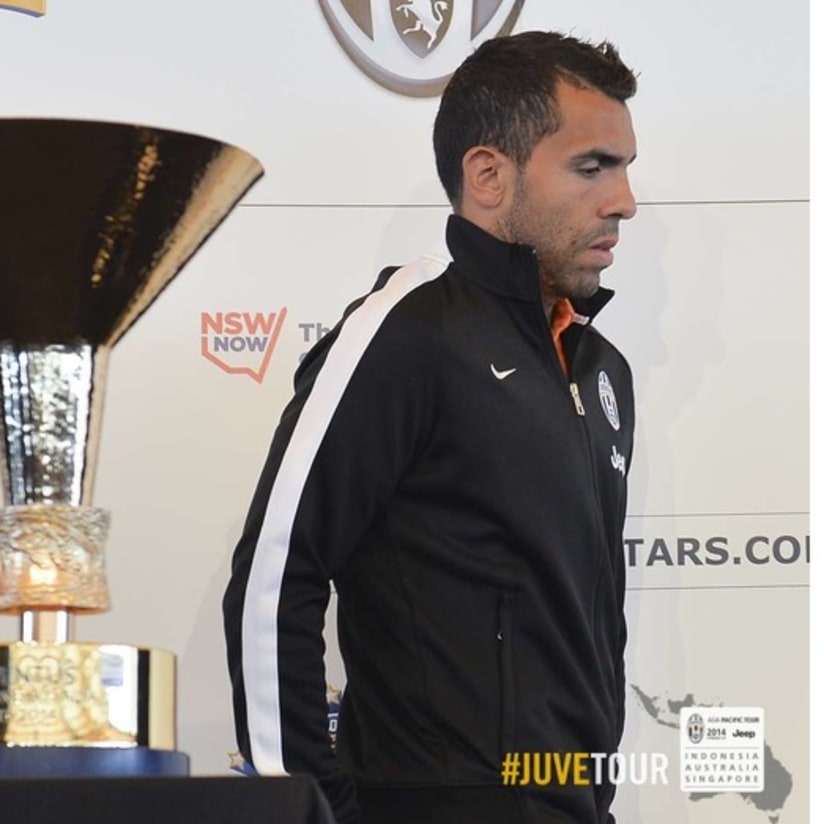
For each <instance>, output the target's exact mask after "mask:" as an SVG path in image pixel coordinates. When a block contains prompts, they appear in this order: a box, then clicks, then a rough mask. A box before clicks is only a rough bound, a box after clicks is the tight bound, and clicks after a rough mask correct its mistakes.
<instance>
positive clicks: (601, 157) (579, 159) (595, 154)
mask: <svg viewBox="0 0 824 824" xmlns="http://www.w3.org/2000/svg"><path fill="white" fill-rule="evenodd" d="M636 157H637V155H633V156H632V157H630V158H629V159H627V158H624V156H623V155H617V154H613V153H612V152H608V151H606V150H605V149H590V150H589V151H588V152H583V153H582V154H579V155H575V157H573V158H572V162H573V163H586V162H587V161H590V160H595V161H597V162H598V164H599V165H600V166H605V167H607V168H609V167H612V166H622V165H627V166H629V164H630V163H632V162H633V160H635V158H636Z"/></svg>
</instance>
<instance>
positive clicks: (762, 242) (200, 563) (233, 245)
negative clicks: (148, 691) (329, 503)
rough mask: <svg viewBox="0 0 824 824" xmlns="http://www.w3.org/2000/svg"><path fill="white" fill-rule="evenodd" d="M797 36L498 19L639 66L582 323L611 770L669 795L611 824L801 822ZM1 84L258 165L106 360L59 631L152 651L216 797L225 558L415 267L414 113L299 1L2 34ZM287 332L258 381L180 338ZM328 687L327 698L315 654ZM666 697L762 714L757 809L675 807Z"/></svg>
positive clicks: (804, 514) (622, 7) (764, 14)
mask: <svg viewBox="0 0 824 824" xmlns="http://www.w3.org/2000/svg"><path fill="white" fill-rule="evenodd" d="M373 2H374V3H377V0H373ZM460 2H465V0H460ZM361 5H363V4H361ZM806 15H807V8H806V5H805V4H804V3H803V2H801V0H790V2H786V3H782V4H765V3H752V2H748V0H723V2H717V0H691V2H689V3H681V4H671V3H661V2H658V1H657V0H626V2H623V3H620V4H615V3H611V2H607V0H576V2H574V3H573V2H566V3H548V2H544V0H525V2H524V7H523V10H522V12H521V14H520V17H519V18H518V20H517V23H516V25H515V30H516V31H520V30H525V29H531V28H543V29H546V28H556V29H562V30H567V31H568V30H572V31H574V33H576V34H578V35H580V36H585V37H592V38H594V39H602V38H604V37H608V38H610V39H612V40H613V41H614V42H616V43H617V44H618V45H619V47H620V49H621V52H622V55H623V56H624V57H625V59H626V60H627V62H628V63H629V64H630V65H631V66H633V68H635V69H636V70H637V71H639V72H640V78H639V93H638V95H637V97H636V98H635V100H634V101H633V102H632V104H631V109H632V111H633V115H634V120H635V127H636V132H637V136H638V143H639V159H638V161H637V163H636V164H635V165H634V166H633V171H632V174H633V183H634V188H635V192H636V195H637V198H638V200H639V213H638V216H637V217H636V219H635V220H633V221H632V222H631V223H629V224H627V226H626V228H625V231H624V239H623V240H622V243H621V245H620V246H619V248H618V253H617V256H616V257H617V260H616V264H615V265H614V266H613V267H612V269H610V270H609V273H608V277H607V279H606V280H607V285H610V286H612V287H614V288H616V290H617V291H618V296H617V298H616V300H614V301H613V302H612V303H611V304H610V306H609V308H608V310H606V311H605V312H604V313H603V315H602V316H601V318H599V328H600V329H601V330H602V331H604V332H606V333H607V334H608V335H609V336H610V337H611V338H612V339H613V340H614V341H615V342H616V343H617V344H618V345H619V346H620V347H621V348H622V349H623V350H624V352H625V353H626V354H627V356H628V358H629V360H630V362H631V364H632V365H633V369H634V373H635V378H636V390H637V396H638V405H639V409H638V433H637V439H638V440H637V447H636V455H635V462H634V466H633V470H632V473H631V476H630V480H631V500H630V516H629V519H628V523H627V530H626V535H627V539H628V544H627V560H628V563H629V579H628V580H629V593H628V618H629V624H630V626H629V631H630V641H629V648H628V656H627V668H628V680H629V685H630V686H629V689H628V719H627V731H626V734H625V738H624V742H623V746H622V749H624V750H625V751H626V752H643V751H662V752H665V753H667V754H668V755H669V758H670V770H669V778H670V783H669V785H668V786H643V787H629V786H625V787H623V788H622V789H621V790H620V792H619V795H618V801H617V804H616V812H617V813H618V815H619V820H621V821H622V822H658V821H661V820H664V817H666V819H665V820H667V822H668V823H669V824H695V823H697V822H701V824H715V822H718V823H719V824H721V822H724V824H728V823H729V822H732V823H733V824H748V823H749V822H753V824H755V823H756V822H764V823H765V824H766V822H779V821H780V822H781V824H804V823H805V822H806V821H807V820H808V801H807V796H808V792H809V769H808V744H809V733H808V706H809V690H808V686H807V685H808V593H809V590H808V581H809V577H808V571H809V567H808V563H809V543H808V538H807V535H808V511H809V492H808V482H807V478H808V411H807V410H808V397H807V382H808V366H809V364H808V354H807V349H808V344H807V341H808V324H807V318H808V295H807V289H808V276H807V273H808V260H807V251H808V223H807V220H808V191H807V175H808V172H807V152H808V146H807V128H808V124H807V102H808V88H807V57H808V55H807V17H806ZM0 77H2V78H3V81H2V91H1V92H0V117H18V116H37V117H43V116H59V117H70V118H84V119H106V120H119V121H126V122H142V123H147V124H151V125H156V126H161V127H165V128H177V129H181V130H185V131H191V132H198V133H202V134H206V135H208V136H211V137H215V138H219V139H222V140H225V141H227V142H231V143H235V144H237V145H239V146H241V147H242V148H244V149H246V150H248V151H250V152H252V153H253V154H255V155H256V156H257V157H258V158H259V159H260V160H261V162H262V163H263V165H264V167H265V169H266V176H265V178H264V179H263V180H262V181H261V182H260V183H258V184H257V185H256V186H255V187H254V188H253V189H252V190H251V192H250V193H249V195H248V196H247V198H246V199H245V201H244V202H243V203H242V204H241V206H240V207H239V208H238V209H237V210H236V211H235V212H234V213H233V214H232V215H231V216H230V217H229V218H228V220H227V221H226V222H225V223H224V224H223V226H221V228H220V229H219V230H218V231H217V233H216V234H215V235H214V237H213V238H212V239H211V240H210V241H209V242H208V243H207V244H206V245H205V246H204V247H203V248H202V250H201V251H200V252H199V253H198V255H197V256H196V257H195V258H194V259H193V261H192V262H191V263H190V264H189V265H188V266H187V267H186V269H185V270H184V271H183V273H182V274H181V275H180V277H179V278H178V280H177V281H176V282H175V283H173V284H172V285H171V286H170V287H169V289H168V290H167V291H166V292H164V294H163V295H162V296H161V298H160V299H159V300H158V302H157V304H156V305H155V306H154V307H153V308H152V310H151V311H150V312H149V313H148V314H147V315H146V316H145V317H144V318H143V319H141V321H140V322H139V323H138V324H137V326H136V327H135V328H134V329H133V330H132V331H131V332H130V333H129V334H128V335H127V336H126V338H125V339H124V340H123V342H122V343H121V344H120V345H119V346H118V347H117V348H116V349H115V351H114V354H113V357H112V362H111V370H110V378H109V384H108V394H107V400H106V411H105V416H104V421H105V423H104V428H103V442H102V446H101V452H100V459H99V464H98V479H97V484H96V490H95V503H96V504H97V505H98V506H103V507H106V508H108V509H111V511H112V513H113V526H112V532H111V536H110V540H109V544H108V557H109V576H110V583H111V589H112V595H113V602H114V607H113V609H112V611H111V612H110V613H107V614H106V615H103V616H99V617H95V618H86V619H82V620H80V621H79V622H78V636H79V638H80V639H83V640H101V641H118V642H123V643H134V644H141V645H147V646H155V647H161V648H166V649H170V650H172V651H174V652H175V653H177V655H178V656H179V700H180V707H179V715H178V718H179V736H180V748H181V749H183V750H184V751H186V752H188V753H189V754H190V755H191V756H192V764H193V771H194V772H195V773H196V774H227V771H228V766H229V759H228V757H227V753H229V752H230V751H232V750H233V749H234V741H233V731H232V721H231V705H230V698H229V685H228V679H227V675H226V669H225V664H224V647H223V636H222V626H221V617H220V599H221V596H222V592H223V588H224V586H225V583H226V580H227V576H228V569H229V558H230V554H231V551H232V548H233V546H234V543H235V541H236V540H237V537H238V535H239V531H240V527H241V523H242V520H243V517H244V516H245V512H246V507H247V505H248V501H249V499H250V497H251V493H252V490H253V486H254V484H255V482H256V479H257V475H258V472H259V470H260V468H261V465H262V462H263V459H264V456H265V453H266V450H267V448H268V443H269V439H270V437H271V432H272V429H273V427H274V425H275V423H276V421H277V419H278V417H279V414H280V411H281V409H282V407H283V405H284V404H285V402H286V400H287V399H288V396H289V392H290V387H291V377H292V372H293V371H294V368H295V366H296V365H297V362H298V360H299V358H300V355H301V354H302V353H303V352H304V351H306V349H307V348H308V347H309V345H310V344H311V342H312V341H313V340H314V339H316V337H317V335H318V334H319V333H321V331H322V329H323V327H326V326H331V325H332V324H333V323H334V322H335V321H336V319H337V317H338V315H339V313H340V311H341V309H342V308H343V306H344V305H345V304H346V303H348V301H349V300H350V299H351V298H352V297H354V296H355V295H357V294H359V293H361V292H362V291H364V290H366V289H367V288H368V287H369V286H370V285H371V283H372V282H373V280H374V276H375V274H376V272H377V271H378V269H379V268H381V267H382V266H384V265H387V264H390V263H402V262H404V261H405V260H407V259H409V258H412V257H417V256H418V255H419V254H420V253H421V252H422V251H428V250H437V249H440V248H441V247H442V238H441V230H442V224H443V221H444V218H445V216H446V214H447V213H448V209H447V207H446V203H445V199H444V197H443V195H442V193H441V191H440V189H439V186H438V183H437V179H436V176H435V172H434V162H433V159H432V155H431V148H430V132H431V123H432V119H433V117H434V113H435V110H436V106H437V101H436V100H435V99H434V98H411V97H406V96H403V95H401V94H397V93H395V92H391V91H388V90H386V89H385V88H383V87H381V86H380V85H378V84H377V83H375V82H374V81H372V80H370V79H369V78H367V77H366V76H365V75H364V74H363V73H362V72H361V71H360V70H359V69H358V68H357V67H356V66H355V65H354V64H353V63H352V61H350V59H349V58H348V57H347V55H346V54H345V53H344V51H343V49H342V48H341V46H340V45H339V43H338V42H337V41H336V39H335V37H334V36H333V34H332V33H331V31H330V29H329V27H328V25H327V23H326V21H325V19H324V16H323V14H322V13H321V9H320V5H319V3H318V2H316V0H279V2H277V3H272V2H267V1H266V0H246V2H245V3H242V4H234V3H233V4H230V3H225V2H220V1H219V0H174V2H171V1H170V0H165V1H164V0H141V2H136V0H118V2H116V3H114V2H111V0H49V4H48V12H47V14H46V15H45V16H43V17H40V18H33V17H29V16H25V15H21V14H18V13H14V12H10V11H2V10H0ZM10 206H13V204H12V205H10ZM3 208H6V207H5V206H4V207H3ZM0 299H2V296H0ZM284 311H285V317H284V321H283V327H282V330H281V333H280V336H279V338H278V340H277V342H276V345H275V347H274V350H273V354H272V357H271V361H270V363H269V366H268V369H267V370H266V372H265V375H263V376H262V380H261V381H260V382H258V381H256V380H254V379H252V378H251V377H250V376H249V375H248V374H244V373H242V372H232V371H227V370H226V369H222V368H219V367H218V365H216V364H215V363H214V362H213V361H210V360H209V359H207V358H205V357H203V355H202V354H201V345H202V342H201V337H202V335H201V330H202V321H203V316H204V315H208V316H209V318H210V319H211V320H212V322H213V324H214V322H216V320H217V319H218V317H219V313H224V314H225V313H229V312H240V313H244V312H245V313H251V314H252V315H254V314H255V313H262V315H263V317H264V318H268V317H269V316H270V315H274V314H280V313H283V312H284ZM249 334H250V330H244V331H243V332H242V334H241V335H240V337H239V338H238V339H237V340H238V346H240V345H241V344H242V339H243V338H244V336H246V335H249ZM256 334H257V337H265V335H264V334H263V333H262V332H261V330H260V329H258V332H257V333H256ZM227 336H228V337H235V335H234V333H233V332H231V330H230V329H229V328H228V327H227ZM228 342H230V341H228ZM206 343H207V347H208V346H213V344H214V342H213V339H212V338H207V342H206ZM223 359H224V361H225V365H226V366H227V367H228V368H229V369H230V370H231V367H235V368H241V367H246V368H248V369H251V370H254V369H257V368H259V366H260V355H259V353H258V354H250V353H249V352H246V351H241V352H228V353H225V354H224V355H223ZM16 632H17V626H16V621H15V620H13V619H11V618H2V619H0V637H3V638H5V639H8V640H12V639H14V638H15V637H16ZM333 634H334V626H333V622H332V625H331V626H330V641H331V639H332V637H333ZM329 670H330V680H331V681H332V682H333V683H334V684H335V685H336V686H341V685H342V683H343V677H344V676H343V673H342V670H341V667H340V663H339V661H338V660H337V657H336V655H335V654H334V651H333V652H332V653H331V655H330V661H329ZM691 702H692V703H696V704H726V705H732V706H736V705H737V706H762V707H764V708H765V717H766V736H767V745H768V747H769V751H770V754H771V758H768V770H767V777H766V780H767V786H766V789H765V792H764V793H763V794H762V795H761V796H755V797H752V798H750V799H747V798H745V797H743V796H741V795H738V794H735V793H731V794H725V795H723V796H717V797H713V798H705V799H691V798H689V797H688V796H687V795H686V794H684V793H682V792H681V791H680V789H679V786H678V771H677V766H678V750H677V747H678V734H677V730H676V729H673V728H672V727H671V726H669V724H670V723H672V721H673V718H676V721H677V707H678V706H680V705H681V704H689V703H691ZM771 759H772V760H771Z"/></svg>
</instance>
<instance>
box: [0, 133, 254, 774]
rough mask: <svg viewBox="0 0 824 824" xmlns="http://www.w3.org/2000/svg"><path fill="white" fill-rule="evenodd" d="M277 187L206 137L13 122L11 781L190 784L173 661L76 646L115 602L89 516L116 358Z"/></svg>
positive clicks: (8, 227) (161, 655)
mask: <svg viewBox="0 0 824 824" xmlns="http://www.w3.org/2000/svg"><path fill="white" fill-rule="evenodd" d="M262 174H263V170H262V168H261V166H260V164H259V163H258V162H257V160H256V159H255V158H253V157H252V156H250V155H249V154H247V153H246V152H244V151H242V150H240V149H238V148H236V147H234V146H229V145H227V144H224V143H221V142H219V141H216V140H211V139H208V138H205V137H201V136H198V135H191V134H184V133H180V132H174V131H169V130H164V129H157V128H152V127H145V126H133V125H128V124H120V123H100V122H93V121H67V120H49V119H41V120H36V119H14V120H9V119H0V180H2V185H0V444H1V447H0V455H2V461H0V476H1V478H2V495H3V500H4V502H5V504H6V508H5V509H2V510H0V612H2V613H6V614H13V615H18V616H19V617H20V639H19V640H18V641H16V642H13V643H4V644H0V774H2V775H3V776H9V775H37V774H39V773H43V774H49V775H55V774H64V773H65V774H78V773H79V774H83V773H92V774H98V773H106V774H185V773H187V772H188V758H187V757H186V756H185V755H183V754H182V753H177V752H176V750H175V747H176V740H175V728H176V723H175V658H174V656H173V655H172V654H171V653H169V652H166V651H163V650H157V649H148V648H139V647H133V646H129V645H123V644H100V643H82V642H77V641H75V640H74V639H73V634H74V616H76V615H78V614H82V613H95V612H103V611H106V610H108V609H109V606H110V601H109V592H108V586H107V583H106V573H105V561H104V545H105V541H106V534H107V531H108V525H109V516H108V513H107V512H105V511H103V510H101V509H98V508H96V507H94V506H92V505H91V498H92V489H93V484H94V470H95V462H96V453H97V446H98V442H99V437H100V430H101V422H102V412H103V396H104V390H105V380H106V370H107V364H108V359H109V353H110V352H111V350H112V348H113V347H114V345H115V344H116V343H117V342H118V341H119V340H120V339H121V338H122V336H123V335H124V334H125V333H126V332H127V331H128V329H129V328H130V327H131V326H132V325H133V324H134V323H135V321H137V319H138V318H139V317H140V316H141V315H142V313H143V312H145V311H146V310H147V309H148V307H149V306H150V305H151V304H152V302H153V301H154V300H155V298H156V297H157V296H158V294H159V293H160V291H161V290H162V289H163V288H164V287H165V286H167V285H168V283H169V282H170V281H171V280H172V278H174V277H175V275H176V274H177V273H178V272H179V271H180V269H181V267H183V266H184V264H185V263H186V262H187V261H188V260H189V259H190V258H191V257H192V255H193V254H194V253H195V252H196V251H197V249H198V248H199V247H200V245H201V244H202V243H203V242H204V241H205V240H206V238H207V237H208V236H209V235H210V234H211V233H212V232H213V231H214V229H215V228H216V227H217V226H218V224H219V223H220V222H221V221H222V220H223V219H224V218H225V217H226V215H227V214H228V213H229V212H230V211H231V209H232V208H233V207H234V206H235V205H236V204H237V202H238V201H239V200H240V198H241V197H242V196H243V195H244V194H245V193H246V191H247V190H248V189H249V187H250V186H251V185H252V184H253V183H254V182H255V181H256V180H257V179H258V178H259V177H260V176H261V175H262ZM70 751H71V752H70ZM69 755H71V756H72V758H71V760H70V762H69V760H67V758H68V756H69ZM67 765H68V766H67Z"/></svg>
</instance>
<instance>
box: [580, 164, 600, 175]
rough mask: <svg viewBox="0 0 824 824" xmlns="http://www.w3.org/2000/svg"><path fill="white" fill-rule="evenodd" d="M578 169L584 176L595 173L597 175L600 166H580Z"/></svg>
mask: <svg viewBox="0 0 824 824" xmlns="http://www.w3.org/2000/svg"><path fill="white" fill-rule="evenodd" d="M578 171H579V172H580V173H581V174H582V175H583V176H584V177H595V175H597V174H598V172H600V171H601V167H600V166H582V167H581V168H580V169H578Z"/></svg>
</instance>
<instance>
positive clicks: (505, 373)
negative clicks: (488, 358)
mask: <svg viewBox="0 0 824 824" xmlns="http://www.w3.org/2000/svg"><path fill="white" fill-rule="evenodd" d="M489 368H490V369H491V370H492V374H493V375H494V376H495V377H496V378H497V379H498V380H499V381H502V380H503V379H504V378H508V377H509V376H510V375H511V374H512V373H513V372H516V371H517V367H516V368H515V369H504V370H502V371H498V370H497V369H496V368H495V364H494V363H490V364H489Z"/></svg>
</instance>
